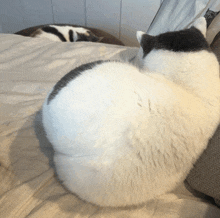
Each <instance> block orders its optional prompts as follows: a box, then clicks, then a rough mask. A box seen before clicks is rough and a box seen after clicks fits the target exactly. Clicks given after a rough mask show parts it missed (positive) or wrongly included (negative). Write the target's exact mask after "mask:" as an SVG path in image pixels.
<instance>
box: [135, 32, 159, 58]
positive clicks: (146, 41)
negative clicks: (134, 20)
mask: <svg viewBox="0 0 220 218" xmlns="http://www.w3.org/2000/svg"><path fill="white" fill-rule="evenodd" d="M136 36H137V40H138V42H139V43H140V46H141V47H142V49H143V52H144V57H145V56H146V55H147V54H148V53H149V52H150V51H151V50H152V49H153V48H154V47H155V37H154V36H150V35H148V34H146V33H145V32H142V31H137V34H136Z"/></svg>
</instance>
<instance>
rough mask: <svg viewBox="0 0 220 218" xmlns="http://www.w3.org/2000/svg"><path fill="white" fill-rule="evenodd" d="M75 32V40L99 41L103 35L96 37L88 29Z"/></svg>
mask: <svg viewBox="0 0 220 218" xmlns="http://www.w3.org/2000/svg"><path fill="white" fill-rule="evenodd" d="M76 33H77V40H76V41H77V42H78V41H86V42H100V41H101V40H102V39H103V37H98V36H96V35H95V34H94V33H92V32H91V31H90V30H86V32H85V33H80V32H76Z"/></svg>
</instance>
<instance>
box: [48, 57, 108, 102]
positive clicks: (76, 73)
mask: <svg viewBox="0 0 220 218" xmlns="http://www.w3.org/2000/svg"><path fill="white" fill-rule="evenodd" d="M104 62H108V61H103V60H100V61H95V62H91V63H87V64H83V65H81V66H79V67H77V68H75V69H73V70H71V71H70V72H69V73H67V74H66V75H65V76H64V77H62V78H61V79H60V81H58V82H57V84H56V85H55V86H54V87H53V91H52V92H51V93H50V95H49V97H48V99H47V104H49V103H50V101H51V100H53V99H54V98H55V96H56V95H57V94H58V93H59V91H60V90H61V89H62V88H64V87H65V86H66V85H67V84H68V83H69V82H70V81H72V80H73V79H75V78H76V77H77V76H79V75H80V74H81V73H82V72H83V71H86V70H89V69H92V68H94V67H95V66H96V65H98V64H101V63H104Z"/></svg>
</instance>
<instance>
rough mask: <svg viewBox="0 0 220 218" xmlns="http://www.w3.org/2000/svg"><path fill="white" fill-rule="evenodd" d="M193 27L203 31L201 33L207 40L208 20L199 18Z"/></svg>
mask: <svg viewBox="0 0 220 218" xmlns="http://www.w3.org/2000/svg"><path fill="white" fill-rule="evenodd" d="M193 26H194V27H195V28H197V29H198V30H200V31H201V33H202V34H203V35H204V37H205V38H206V29H207V28H206V19H205V18H204V17H200V18H198V19H197V20H196V21H195V22H194V23H193Z"/></svg>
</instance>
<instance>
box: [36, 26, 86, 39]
mask: <svg viewBox="0 0 220 218" xmlns="http://www.w3.org/2000/svg"><path fill="white" fill-rule="evenodd" d="M49 26H50V27H54V28H56V29H57V30H58V31H59V32H60V33H62V34H63V36H64V38H65V39H66V41H67V42H69V41H70V40H69V30H72V31H73V39H74V42H76V40H77V39H78V34H77V33H81V34H86V35H88V30H87V29H85V28H82V27H71V26H58V25H49ZM35 37H37V38H47V39H50V40H52V41H57V42H60V41H61V40H60V38H59V37H58V36H56V35H54V34H51V33H47V32H44V31H41V33H40V34H37V35H36V36H35Z"/></svg>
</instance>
